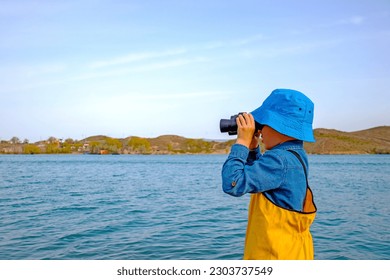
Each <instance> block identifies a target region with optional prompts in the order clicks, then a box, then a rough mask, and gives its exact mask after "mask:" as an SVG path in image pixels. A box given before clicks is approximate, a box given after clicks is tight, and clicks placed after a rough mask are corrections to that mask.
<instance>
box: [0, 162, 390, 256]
mask: <svg viewBox="0 0 390 280" xmlns="http://www.w3.org/2000/svg"><path fill="white" fill-rule="evenodd" d="M226 157H227V156H226V155H160V156H157V155H149V156H141V155H105V156H98V155H1V156H0V259H89V260H96V259H104V260H106V259H113V260H115V259H129V260H134V259H142V260H148V259H150V260H159V259H171V260H174V259H198V260H199V259H212V260H214V259H241V258H242V255H243V246H244V240H245V229H246V222H247V209H248V202H249V195H245V196H243V197H239V198H237V197H231V196H229V195H226V194H224V193H223V192H222V190H221V174H220V173H221V167H222V164H223V162H224V161H225V159H226ZM309 162H310V176H309V179H310V185H311V188H312V190H313V192H314V198H315V203H316V205H317V208H318V212H317V217H316V220H315V222H314V224H313V226H312V235H313V239H314V244H315V258H316V259H390V156H389V155H356V156H355V155H354V156H352V155H345V156H344V155H342V156H330V155H329V156H323V155H321V156H320V155H311V156H309Z"/></svg>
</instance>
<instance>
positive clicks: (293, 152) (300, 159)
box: [287, 150, 309, 187]
mask: <svg viewBox="0 0 390 280" xmlns="http://www.w3.org/2000/svg"><path fill="white" fill-rule="evenodd" d="M287 151H289V152H290V153H292V154H293V155H294V156H296V157H297V159H298V160H299V161H300V162H301V164H302V167H303V171H304V172H305V177H306V187H309V181H308V179H307V171H306V166H305V164H304V163H303V160H302V158H301V156H300V155H299V154H298V153H297V152H296V151H293V150H287Z"/></svg>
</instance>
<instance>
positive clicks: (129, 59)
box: [89, 49, 187, 68]
mask: <svg viewBox="0 0 390 280" xmlns="http://www.w3.org/2000/svg"><path fill="white" fill-rule="evenodd" d="M186 52H187V51H186V50H185V49H174V50H166V51H157V52H141V53H131V54H127V55H124V56H119V57H115V58H111V59H107V60H101V61H96V62H92V63H90V64H89V67H90V68H102V67H108V66H117V65H122V64H129V63H133V62H137V61H143V60H150V59H156V58H163V57H167V56H177V55H182V54H184V53H186Z"/></svg>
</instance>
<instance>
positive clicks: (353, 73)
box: [0, 0, 390, 141]
mask: <svg viewBox="0 0 390 280" xmlns="http://www.w3.org/2000/svg"><path fill="white" fill-rule="evenodd" d="M0 38H1V40H0V100H1V101H0V140H9V139H10V138H11V137H13V136H17V137H19V138H20V139H21V140H23V139H25V138H27V139H29V140H30V141H38V140H43V139H47V138H49V137H50V136H54V137H58V138H64V139H65V138H73V139H82V138H85V137H88V136H91V135H97V134H103V135H108V136H111V137H127V136H131V135H136V136H142V137H156V136H158V135H163V134H176V135H181V136H185V137H193V138H207V139H225V138H227V136H225V135H222V134H221V133H220V132H219V119H220V118H228V117H230V116H231V115H233V114H235V113H236V112H239V111H252V110H254V109H255V108H257V107H258V106H260V105H261V103H262V102H263V100H264V99H265V98H266V97H267V96H268V95H269V94H270V92H271V91H272V90H273V89H275V88H292V89H296V90H300V91H302V92H304V93H305V94H306V95H308V96H309V97H310V98H311V99H312V100H313V102H314V103H315V117H314V127H315V128H320V127H321V128H333V129H338V130H343V131H355V130H362V129H366V128H370V127H374V126H380V125H390V113H389V112H390V110H389V101H388V100H389V97H390V94H389V92H390V91H389V89H390V51H389V50H390V1H388V0H383V1H380V0H375V1H369V0H366V1H359V0H350V1H346V0H338V1H305V0H302V1H298V0H297V1H287V0H286V1H280V0H279V1H278V0H276V1H261V0H258V1H254V0H253V1H250V0H240V1H227V0H225V1H204V0H196V1H192V0H191V1H184V0H183V1H179V0H176V1H174V0H172V1H169V0H168V1H157V0H156V1H153V0H150V1H148V0H145V1H131V0H128V1H125V0H110V1H108V0H100V1H82V0H79V1H73V0H71V1H49V0H47V1H42V0H37V1H33V0H28V1H20V0H9V1H8V0H0Z"/></svg>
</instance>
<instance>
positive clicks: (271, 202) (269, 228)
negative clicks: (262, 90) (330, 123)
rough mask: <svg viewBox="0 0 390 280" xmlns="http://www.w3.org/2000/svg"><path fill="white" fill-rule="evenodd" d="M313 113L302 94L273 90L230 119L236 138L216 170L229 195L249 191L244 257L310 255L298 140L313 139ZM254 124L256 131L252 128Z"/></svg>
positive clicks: (310, 216) (310, 205) (308, 200)
mask: <svg viewBox="0 0 390 280" xmlns="http://www.w3.org/2000/svg"><path fill="white" fill-rule="evenodd" d="M313 113H314V104H313V102H312V101H311V100H310V99H309V98H308V97H306V96H305V95H304V94H303V93H301V92H299V91H295V90H290V89H277V90H274V91H273V92H272V93H271V95H270V96H268V97H267V99H266V100H265V101H264V103H263V104H262V105H261V106H260V107H259V108H257V109H256V110H254V111H253V112H252V113H251V114H246V113H244V114H241V115H239V116H238V117H237V119H236V122H237V127H238V129H237V141H236V143H235V144H234V145H233V146H232V148H231V151H230V154H229V156H228V158H227V160H226V162H225V163H224V165H223V168H222V188H223V191H224V192H225V193H227V194H230V195H232V196H242V195H244V194H245V193H251V200H250V205H249V213H248V226H247V232H246V239H245V249H244V259H313V258H314V246H313V240H312V237H311V234H310V226H311V224H312V222H313V220H314V218H315V213H316V210H317V209H316V206H315V204H314V201H313V197H312V193H311V190H310V188H309V185H308V182H307V172H308V160H307V156H306V153H305V151H304V149H303V141H308V142H314V141H315V140H314V136H313V129H312V123H313ZM255 122H257V123H258V124H260V125H261V126H263V127H262V128H261V130H258V131H255ZM260 136H261V139H262V141H263V144H264V146H265V149H266V150H267V151H266V152H265V153H264V154H260V149H259V145H258V140H259V137H260Z"/></svg>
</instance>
